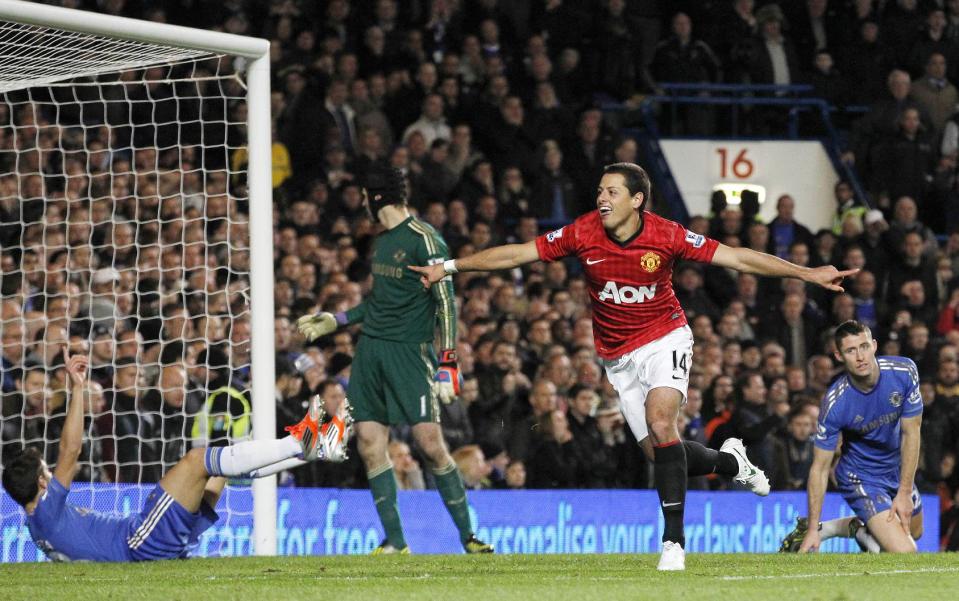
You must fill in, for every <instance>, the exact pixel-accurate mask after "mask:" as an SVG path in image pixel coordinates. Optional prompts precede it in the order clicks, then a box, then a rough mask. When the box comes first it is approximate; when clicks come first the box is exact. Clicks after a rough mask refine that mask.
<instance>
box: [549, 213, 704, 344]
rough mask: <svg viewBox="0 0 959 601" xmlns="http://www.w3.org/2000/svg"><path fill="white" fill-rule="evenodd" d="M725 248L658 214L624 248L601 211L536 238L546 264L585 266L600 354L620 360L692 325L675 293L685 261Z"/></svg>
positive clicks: (645, 217)
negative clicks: (566, 260) (678, 268)
mask: <svg viewBox="0 0 959 601" xmlns="http://www.w3.org/2000/svg"><path fill="white" fill-rule="evenodd" d="M718 247H719V243H718V242H716V241H715V240H713V239H711V238H707V237H705V236H701V235H700V234H696V233H694V232H691V231H689V230H687V229H686V228H684V227H683V226H681V225H679V224H678V223H676V222H674V221H670V220H668V219H664V218H662V217H660V216H659V215H656V214H654V213H650V212H648V211H647V212H645V213H643V225H642V226H641V227H640V229H639V232H637V233H636V234H635V235H634V236H633V237H632V238H630V239H629V240H627V241H625V242H623V243H619V242H616V241H615V240H613V239H612V238H610V237H609V236H608V235H607V234H606V229H605V228H604V227H603V224H602V222H601V221H600V218H599V211H590V212H589V213H587V214H585V215H583V216H582V217H580V218H579V219H577V220H576V221H574V222H573V223H571V224H570V225H567V226H565V227H561V228H559V229H558V230H556V231H553V232H549V233H548V234H544V235H542V236H539V237H538V238H536V250H537V251H539V257H540V259H542V260H543V261H547V262H549V261H555V260H557V259H561V258H563V257H568V256H572V255H575V256H576V258H578V259H579V262H580V263H582V265H583V272H584V273H585V275H586V283H587V285H588V286H589V296H590V298H591V299H592V304H593V338H594V340H595V342H596V352H597V353H598V354H599V356H600V357H602V358H604V359H615V358H616V357H620V356H622V355H624V354H626V353H628V352H629V351H631V350H633V349H636V348H639V347H640V346H642V345H644V344H646V343H647V342H651V341H653V340H656V339H657V338H661V337H662V336H665V335H666V334H668V333H669V332H671V331H673V330H675V329H676V328H680V327H682V326H684V325H686V314H685V313H684V312H683V308H682V307H681V306H680V304H679V300H678V299H677V298H676V294H675V293H674V292H673V277H672V276H673V266H674V265H675V262H676V261H677V260H679V259H687V260H691V261H699V262H701V263H708V262H710V261H712V258H713V255H714V254H715V253H716V249H717V248H718Z"/></svg>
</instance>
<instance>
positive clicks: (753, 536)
mask: <svg viewBox="0 0 959 601" xmlns="http://www.w3.org/2000/svg"><path fill="white" fill-rule="evenodd" d="M151 489H152V487H148V486H136V485H92V486H91V485H80V484H77V485H75V487H74V490H73V491H71V496H70V500H71V502H74V503H76V504H78V505H81V506H84V505H85V506H91V507H94V508H95V509H97V510H100V511H115V512H118V513H129V512H131V511H133V510H135V509H136V508H138V507H140V504H141V502H142V499H143V498H144V497H145V496H146V494H147V493H148V492H149V491H150V490H151ZM469 503H470V516H471V519H472V521H473V526H474V530H475V531H476V534H477V536H478V537H479V538H481V539H482V540H484V541H487V542H490V543H492V544H493V545H495V546H496V549H497V551H498V552H500V553H655V552H658V551H659V550H660V544H661V543H660V538H661V536H662V529H663V523H662V514H661V512H660V511H659V500H658V497H657V496H656V491H654V490H555V491H476V492H470V493H469ZM923 504H924V506H925V508H926V511H924V512H923V514H924V523H925V532H926V534H925V536H923V537H922V539H920V540H919V541H918V545H919V550H920V551H936V550H937V549H938V541H937V533H938V532H939V512H938V499H937V498H936V497H935V496H927V497H924V498H923ZM252 506H253V502H252V495H251V494H250V491H249V489H247V488H230V489H228V490H227V493H226V494H225V495H224V498H223V499H222V500H221V501H220V505H219V506H218V508H217V509H218V511H219V513H220V516H221V519H220V521H219V522H217V524H216V526H214V527H213V528H211V529H210V530H208V531H207V532H206V533H205V534H204V536H203V537H202V538H201V540H200V544H199V546H198V548H197V549H196V550H195V554H196V555H199V556H236V555H249V554H250V553H251V545H250V538H251V535H252V531H253V516H252ZM399 506H400V513H401V515H402V516H403V526H404V530H405V532H406V540H407V542H408V543H409V545H410V548H411V550H412V551H413V552H414V553H459V552H461V551H462V549H461V547H460V544H459V539H458V537H457V534H456V529H455V528H454V527H453V522H452V520H450V518H449V517H448V515H447V512H446V508H445V507H444V506H443V503H442V501H441V500H440V498H439V495H438V494H437V493H436V492H435V491H424V492H419V491H415V492H412V491H411V492H400V496H399ZM277 509H278V515H277V518H278V527H277V547H278V548H277V552H278V553H279V554H280V555H342V554H358V553H368V552H369V551H371V550H372V549H373V548H374V547H375V546H376V545H378V544H379V543H380V540H381V539H382V538H383V534H382V529H381V527H380V524H379V519H378V518H377V515H376V509H375V507H374V505H373V502H372V498H371V496H370V493H369V491H365V490H342V489H306V488H281V489H279V490H278V508H277ZM805 512H806V496H805V494H804V493H802V492H790V493H786V492H784V493H772V494H770V495H769V496H768V497H765V498H761V497H757V496H755V495H752V494H750V493H745V492H721V493H716V492H701V491H690V492H689V493H688V494H687V497H686V549H687V551H689V552H691V553H740V552H748V553H772V552H775V551H777V550H778V549H779V542H780V541H781V540H782V538H783V537H784V536H785V535H786V533H787V532H789V531H790V530H791V529H792V528H793V525H794V524H795V521H796V516H798V515H804V514H805ZM848 515H852V512H851V511H850V510H849V507H848V506H846V504H845V503H844V502H843V501H842V499H841V498H840V497H839V496H838V495H835V494H831V493H830V494H828V495H827V497H826V500H825V503H824V505H823V516H824V517H825V518H827V519H831V518H833V517H842V516H848ZM0 516H2V518H0V528H2V545H3V548H2V561H4V562H11V561H37V560H41V559H43V556H42V554H41V553H40V552H39V551H38V550H37V548H36V547H35V546H34V545H33V543H32V542H31V541H30V535H29V533H28V532H27V530H26V528H25V527H24V526H23V512H22V510H21V509H20V508H19V507H18V506H17V505H16V504H15V503H14V502H13V501H12V500H11V499H10V498H9V497H8V496H7V495H6V494H3V495H2V496H0ZM822 550H823V551H827V552H858V550H859V549H858V547H857V546H856V543H855V542H854V541H853V540H851V539H831V540H829V541H826V542H824V543H823V545H822Z"/></svg>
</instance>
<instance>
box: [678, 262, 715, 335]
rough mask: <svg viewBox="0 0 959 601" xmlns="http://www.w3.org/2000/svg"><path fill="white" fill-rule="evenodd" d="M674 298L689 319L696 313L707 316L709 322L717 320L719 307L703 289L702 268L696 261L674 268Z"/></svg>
mask: <svg viewBox="0 0 959 601" xmlns="http://www.w3.org/2000/svg"><path fill="white" fill-rule="evenodd" d="M674 280H675V282H676V283H675V290H676V298H677V299H679V302H680V303H681V304H682V306H683V309H684V310H685V311H686V314H687V315H688V316H689V319H690V320H693V319H695V317H696V316H697V315H705V316H707V317H709V319H710V321H711V322H717V321H719V317H720V311H719V307H717V306H716V304H715V303H713V301H712V300H711V299H710V298H709V295H708V294H706V291H705V290H704V289H703V275H702V269H701V267H700V266H699V265H698V264H697V263H691V262H690V263H684V264H682V265H681V266H680V267H679V268H677V269H676V271H675V275H674Z"/></svg>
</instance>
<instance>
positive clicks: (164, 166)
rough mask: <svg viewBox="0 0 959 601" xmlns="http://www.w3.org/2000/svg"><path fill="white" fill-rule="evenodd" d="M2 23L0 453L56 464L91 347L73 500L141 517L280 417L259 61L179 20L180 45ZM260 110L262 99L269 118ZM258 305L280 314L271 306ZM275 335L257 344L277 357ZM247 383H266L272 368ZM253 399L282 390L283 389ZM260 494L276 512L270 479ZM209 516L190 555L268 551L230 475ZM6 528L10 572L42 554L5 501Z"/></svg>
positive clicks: (1, 507) (1, 504)
mask: <svg viewBox="0 0 959 601" xmlns="http://www.w3.org/2000/svg"><path fill="white" fill-rule="evenodd" d="M3 4H8V3H0V14H2V13H3V10H4V6H3ZM12 4H19V3H12ZM43 8H45V9H47V8H50V7H43ZM54 10H60V9H54ZM62 12H63V13H65V14H66V13H75V11H62ZM75 14H76V13H75ZM67 16H69V14H68V15H67ZM82 16H84V18H86V17H88V16H89V17H93V18H100V17H101V16H99V15H86V14H82ZM6 19H7V20H2V19H0V261H2V265H0V268H2V269H0V273H2V276H0V318H2V321H0V341H2V361H3V365H2V382H0V384H2V394H3V396H2V399H3V402H2V414H0V436H2V444H0V459H6V458H7V457H9V455H10V454H11V453H14V452H18V451H19V449H21V448H22V447H23V446H34V447H36V448H38V449H39V450H40V451H41V452H42V453H43V455H44V457H45V458H46V461H47V462H48V463H49V464H50V465H51V466H52V465H53V464H55V463H56V460H57V449H58V440H59V436H60V430H61V428H62V426H63V420H64V415H65V400H66V394H67V387H68V384H67V376H66V371H65V369H64V360H63V357H64V350H65V349H69V352H70V353H72V354H75V353H82V354H86V355H88V356H89V357H90V365H91V386H90V393H89V395H88V398H87V399H85V402H86V403H87V415H88V417H87V419H86V422H85V444H84V449H83V452H82V455H81V458H80V464H81V469H80V472H79V474H78V475H77V478H76V480H75V483H74V486H73V492H72V493H71V494H72V495H74V500H75V501H76V502H77V503H79V504H81V505H83V504H89V506H90V507H92V508H93V509H95V510H98V511H107V512H117V513H128V512H131V511H136V510H138V508H139V507H140V506H141V504H142V501H143V499H144V498H145V496H146V494H147V493H148V492H149V491H150V490H151V489H152V487H153V486H154V485H155V483H156V482H157V481H158V480H159V479H160V478H161V477H162V476H163V475H164V474H165V473H166V472H167V471H168V470H169V469H170V468H171V467H172V466H173V465H174V464H176V462H177V461H178V460H179V459H180V458H181V457H182V456H183V455H184V454H185V453H186V451H188V450H189V449H190V448H192V447H193V446H201V445H202V446H206V445H209V444H226V443H228V442H230V441H235V440H237V439H243V438H248V437H252V436H253V434H254V431H256V434H257V437H267V438H271V437H273V435H274V433H273V432H272V431H268V430H272V421H271V420H272V417H271V418H270V419H265V420H264V419H261V420H259V421H257V420H255V419H254V414H255V413H256V412H255V407H254V403H253V397H254V394H253V388H252V385H253V381H252V379H251V331H252V328H253V326H254V325H256V323H254V321H257V320H254V319H253V313H252V311H251V297H252V294H253V293H254V288H255V286H251V281H253V279H252V278H251V252H250V221H251V220H250V210H251V206H253V205H255V204H256V203H257V202H259V203H262V202H266V203H270V202H271V199H270V197H269V196H268V195H267V197H266V198H265V199H264V198H255V199H254V200H251V196H254V195H251V192H250V190H251V178H250V177H249V175H250V174H249V173H248V170H247V165H248V164H249V163H250V159H249V157H250V155H251V154H253V155H255V156H259V157H261V158H265V159H266V161H269V157H268V152H269V142H268V141H267V151H266V153H262V152H259V151H257V150H254V149H253V148H251V146H250V144H249V143H248V142H249V134H248V131H249V129H250V128H249V125H250V123H249V120H248V113H249V109H248V98H249V94H250V93H249V81H248V70H247V67H248V66H249V65H250V63H251V61H250V60H248V57H246V58H244V57H242V56H237V55H235V54H230V53H228V52H218V51H216V50H213V49H211V48H210V47H203V48H194V47H190V46H189V44H188V43H187V42H184V41H182V38H178V37H176V36H175V34H177V33H178V32H177V31H176V30H182V28H170V27H167V26H157V27H159V30H158V31H159V33H160V34H165V35H167V36H168V37H169V36H171V35H173V36H174V37H172V38H171V43H170V44H164V43H158V42H157V41H156V40H157V39H158V37H163V36H161V35H159V34H156V33H155V32H154V30H152V29H150V27H153V24H146V23H141V22H128V21H129V20H125V19H115V21H114V22H110V21H109V20H110V19H114V18H113V17H103V19H104V21H103V22H102V23H104V24H106V25H109V26H111V27H112V26H115V25H131V26H132V25H134V24H135V25H137V26H138V27H139V26H142V27H144V29H143V31H144V32H147V33H148V34H149V35H143V34H139V33H128V37H129V38H130V39H118V38H112V37H108V36H105V35H102V34H99V33H91V32H82V31H68V30H66V29H65V28H62V27H57V26H44V25H42V24H37V23H36V21H37V19H42V15H41V17H37V18H33V19H32V21H33V24H26V23H20V22H16V21H15V20H12V19H10V18H9V16H7V17H6ZM123 22H127V23H123ZM96 23H98V22H95V23H94V24H96ZM82 27H83V24H82V23H81V22H78V24H77V26H76V28H77V29H81V28H82ZM93 29H96V28H95V27H94V28H93ZM115 31H121V32H123V31H127V30H126V29H124V28H122V27H121V28H119V29H115ZM187 31H191V30H187ZM179 33H182V31H181V32H179ZM197 35H202V34H201V33H199V32H197ZM215 35H220V36H223V34H215ZM223 37H225V38H226V37H234V36H223ZM136 38H141V39H136ZM143 38H146V40H144V39H143ZM211 45H212V44H211ZM211 45H208V46H211ZM260 89H262V86H260ZM268 102H269V98H268V93H267V98H266V103H267V104H266V109H265V110H266V111H267V117H266V118H267V120H268V118H269V117H268V110H269V107H268ZM264 155H265V156H264ZM267 165H268V162H267ZM258 177H259V176H258ZM267 186H269V184H268V183H267ZM266 189H267V191H268V190H269V188H268V187H267V188H266ZM260 196H262V195H260ZM267 211H269V207H267ZM261 214H262V209H261ZM265 214H266V215H269V214H270V213H269V212H267V213H265ZM266 227H267V228H269V227H270V224H267V226H266ZM267 231H268V230H267ZM267 242H269V241H267ZM266 252H267V253H268V257H267V259H266V262H267V264H268V262H269V261H270V260H271V257H270V256H269V255H271V254H272V249H270V248H267V250H266ZM267 279H270V278H267ZM266 294H267V295H269V291H267V293H266ZM254 304H255V303H254ZM259 308H260V309H261V310H266V311H268V312H269V314H271V313H272V299H270V302H269V303H261V304H260V305H259ZM270 318H272V315H269V317H268V318H267V319H270ZM259 323H261V324H262V323H264V322H263V321H262V320H259ZM265 323H267V324H268V326H267V328H269V326H270V325H272V324H270V323H269V321H267V322H265ZM259 331H263V330H262V326H260V330H259ZM267 331H268V334H269V337H270V339H269V340H265V339H262V340H261V339H258V343H259V344H261V345H264V346H265V347H268V351H271V350H272V330H271V329H268V330H267ZM261 350H262V349H261ZM261 356H262V354H261ZM256 373H257V376H258V378H267V377H268V378H272V362H270V363H269V366H268V367H267V368H266V369H260V368H257V371H256ZM262 390H268V391H270V394H271V395H272V384H270V383H269V382H267V386H263V385H262V384H261V385H260V386H259V390H258V391H257V394H258V395H260V396H262V395H261V394H260V392H262ZM267 402H268V403H270V405H267V407H271V406H272V398H269V399H267ZM264 424H265V426H264ZM254 425H257V426H258V427H259V426H263V427H259V428H254ZM262 490H264V489H261V493H262ZM265 490H266V491H267V492H266V494H265V495H263V498H265V502H266V504H267V506H268V505H269V503H270V502H271V497H270V494H271V492H270V491H271V490H272V491H273V492H272V494H273V495H275V487H274V488H272V489H269V488H267V489H265ZM272 502H273V504H274V505H275V500H273V501H272ZM217 510H218V512H219V513H220V515H221V517H222V519H221V521H220V523H219V524H218V525H217V527H216V528H214V529H211V530H210V531H209V532H208V533H207V534H206V535H205V536H204V538H203V539H202V540H201V544H200V548H199V549H198V550H197V551H198V553H199V554H204V555H239V554H249V553H252V552H254V551H258V552H260V553H272V549H269V548H268V547H269V543H270V539H269V537H267V538H262V539H257V540H258V542H261V543H262V544H261V545H260V547H261V548H258V549H254V545H253V540H254V532H253V527H254V519H253V517H254V501H253V495H252V494H251V490H250V483H248V482H232V483H231V484H230V486H228V487H227V489H226V491H225V493H224V495H223V497H222V498H221V500H220V503H219V505H218V507H217ZM260 517H263V518H264V519H265V520H266V521H267V522H268V521H269V519H270V517H271V514H270V511H269V510H267V511H266V512H265V513H263V514H262V515H261V516H260ZM0 519H2V525H3V539H2V540H3V549H2V560H3V561H30V560H35V559H39V558H41V557H42V555H40V554H39V553H38V552H37V550H36V548H35V547H34V546H33V545H32V543H30V542H29V540H30V539H29V533H28V532H27V531H26V528H25V527H24V526H23V512H22V510H21V509H20V508H19V506H17V505H16V504H15V503H14V502H13V501H12V500H11V499H10V498H9V496H7V495H6V494H3V495H2V497H0ZM258 519H259V518H258ZM274 524H275V520H274ZM260 527H261V534H262V532H264V531H268V530H269V528H268V527H267V529H266V530H263V527H264V525H263V524H261V525H260Z"/></svg>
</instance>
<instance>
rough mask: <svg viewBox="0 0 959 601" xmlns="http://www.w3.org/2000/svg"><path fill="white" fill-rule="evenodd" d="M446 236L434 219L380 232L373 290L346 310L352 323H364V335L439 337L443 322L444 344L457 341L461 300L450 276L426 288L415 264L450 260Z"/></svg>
mask: <svg viewBox="0 0 959 601" xmlns="http://www.w3.org/2000/svg"><path fill="white" fill-rule="evenodd" d="M449 258H450V256H449V248H447V246H446V242H445V241H444V240H443V237H442V236H440V234H439V233H438V232H437V231H436V230H435V229H433V226H431V225H430V224H428V223H425V222H423V221H420V220H419V219H416V218H415V217H409V218H408V219H406V220H404V221H403V222H402V223H400V224H399V225H397V226H396V227H394V228H392V229H389V230H387V231H385V232H383V233H381V234H380V235H379V236H377V238H376V240H375V242H374V243H373V290H372V292H371V293H370V295H369V297H368V298H367V299H366V300H364V301H363V302H362V303H360V304H359V305H357V306H356V307H354V308H352V309H350V310H349V311H347V312H346V316H347V319H348V321H349V323H357V322H363V334H364V335H366V336H372V337H374V338H382V339H384V340H393V341H396V342H417V343H421V342H433V339H434V336H435V332H436V326H437V325H439V327H440V338H439V343H440V348H441V349H452V348H455V346H456V304H455V303H456V301H455V299H454V296H453V282H452V281H451V280H450V278H449V277H446V278H444V279H443V280H442V281H440V282H438V283H436V284H434V285H433V286H432V287H431V288H430V289H429V290H427V289H426V288H424V287H423V283H422V282H421V281H420V274H418V273H416V272H415V271H413V270H411V269H408V266H410V265H433V264H435V263H442V262H443V261H445V260H446V259H449Z"/></svg>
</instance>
